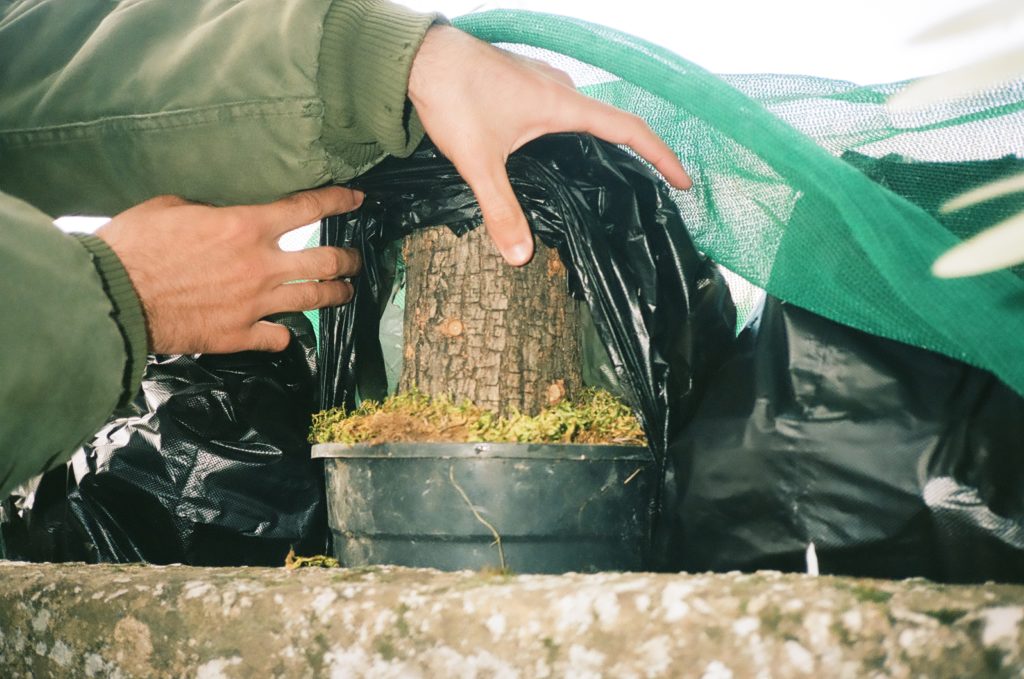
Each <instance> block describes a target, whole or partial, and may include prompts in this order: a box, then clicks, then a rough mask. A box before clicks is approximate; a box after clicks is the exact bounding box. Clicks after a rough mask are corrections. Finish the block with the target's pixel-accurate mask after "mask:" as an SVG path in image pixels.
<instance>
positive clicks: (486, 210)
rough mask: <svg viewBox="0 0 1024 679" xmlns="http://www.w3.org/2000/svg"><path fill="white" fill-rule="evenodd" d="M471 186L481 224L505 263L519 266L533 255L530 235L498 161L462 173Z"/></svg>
mask: <svg viewBox="0 0 1024 679" xmlns="http://www.w3.org/2000/svg"><path fill="white" fill-rule="evenodd" d="M460 173H461V174H462V176H463V178H464V179H465V180H466V183H467V184H469V187H470V188H471V189H473V194H474V195H475V196H476V200H477V202H478V203H479V204H480V212H482V213H483V217H484V227H485V228H486V229H487V233H488V235H490V237H491V240H492V241H494V245H495V247H497V248H498V252H499V253H501V256H502V257H503V258H504V259H505V261H506V262H508V263H509V264H511V265H513V266H522V265H524V264H526V263H527V262H529V261H530V260H531V259H532V258H533V234H532V233H531V232H530V227H529V225H528V224H527V223H526V216H525V215H523V210H522V208H521V207H519V201H518V200H516V194H515V192H514V191H513V190H512V185H511V184H510V183H509V181H508V174H507V173H506V172H505V166H504V165H503V164H502V163H496V164H494V165H491V166H489V167H482V168H481V169H480V171H479V172H462V171H461V170H460Z"/></svg>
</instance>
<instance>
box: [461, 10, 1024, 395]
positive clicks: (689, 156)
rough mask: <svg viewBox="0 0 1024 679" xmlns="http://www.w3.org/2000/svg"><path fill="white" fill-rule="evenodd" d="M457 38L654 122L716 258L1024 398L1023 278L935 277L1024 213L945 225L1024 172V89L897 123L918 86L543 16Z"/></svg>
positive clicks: (1017, 204)
mask: <svg viewBox="0 0 1024 679" xmlns="http://www.w3.org/2000/svg"><path fill="white" fill-rule="evenodd" d="M454 23H455V24H456V25H457V26H458V27H460V28H462V29H463V30H466V31H468V32H469V33H472V34H474V35H476V36H477V37H479V38H482V39H484V40H487V41H489V42H492V43H498V44H500V45H501V46H503V47H506V48H508V49H512V50H513V51H518V52H522V53H526V54H529V55H531V56H538V57H541V58H544V59H547V60H548V61H550V62H552V63H553V64H554V65H556V66H558V67H560V68H562V69H564V70H566V71H568V72H569V73H570V75H572V76H573V78H574V80H575V82H576V84H577V85H578V86H579V87H580V88H581V89H582V90H583V91H584V92H586V93H588V94H590V95H591V96H594V97H597V98H599V99H602V100H604V101H606V102H609V103H611V104H614V105H615V106H617V107H619V108H622V109H625V110H628V111H632V112H634V113H637V114H639V115H640V116H642V117H643V118H645V119H646V120H647V121H648V123H649V124H650V125H651V127H652V128H653V129H654V130H655V132H657V133H658V134H659V135H660V136H661V137H662V138H663V139H665V141H666V142H668V144H669V146H671V147H672V148H673V149H674V150H675V151H676V152H677V153H678V154H679V156H680V157H681V158H682V160H683V164H684V166H685V167H686V168H687V170H688V171H689V172H690V174H691V176H692V177H693V179H694V188H693V189H691V190H690V191H687V192H677V193H676V194H675V198H676V200H677V202H678V204H679V206H680V208H681V210H682V213H683V216H684V217H685V219H686V221H687V224H688V226H689V228H690V230H691V232H692V234H693V237H694V239H695V240H696V241H697V243H698V245H699V247H701V249H703V250H704V251H705V252H706V253H707V254H708V255H709V256H711V257H712V258H713V259H714V260H715V261H717V262H718V263H720V264H721V265H723V266H724V267H727V268H728V269H729V270H731V271H732V272H735V273H737V274H739V275H740V276H742V277H743V278H744V279H746V280H747V281H750V282H751V283H752V284H754V285H756V286H759V287H761V288H764V289H765V290H767V291H768V292H770V293H771V294H773V295H775V296H777V297H780V298H782V299H784V300H787V301H790V302H793V303H794V304H797V305H799V306H801V307H804V308H806V309H810V310H811V311H814V312H816V313H818V314H821V315H823V316H827V317H829V318H832V319H834V320H837V321H839V322H842V323H845V324H847V325H851V326H854V327H856V328H860V329H862V330H865V331H867V332H870V333H874V334H877V335H881V336H884V337H889V338H892V339H895V340H899V341H902V342H906V343H908V344H913V345H916V346H919V347H924V348H926V349H931V350H933V351H938V352H941V353H944V354H947V355H949V356H952V357H954V358H957V359H960V360H963V361H966V362H968V363H971V364H974V365H977V366H979V367H982V368H985V369H988V370H990V371H992V372H993V373H995V374H996V375H998V376H999V377H1000V378H1001V379H1002V380H1003V381H1004V382H1006V383H1007V384H1008V385H1010V386H1011V387H1013V388H1014V389H1016V390H1017V391H1018V392H1020V393H1022V394H1024V361H1022V360H1021V359H1020V357H1019V355H1018V354H1019V350H1018V347H1019V346H1020V342H1021V339H1020V338H1024V281H1022V280H1021V278H1020V276H1019V275H1017V273H1015V272H1013V271H1001V272H996V273H992V274H987V275H984V276H978V277H974V278H968V279H959V280H941V279H936V278H934V277H933V276H932V275H931V274H930V272H929V267H930V266H931V264H932V262H933V261H934V260H935V259H936V258H937V257H938V256H939V255H940V254H941V253H943V252H944V251H945V250H947V249H948V248H950V247H951V246H953V245H955V244H956V243H957V242H959V240H960V239H961V238H962V237H963V236H964V235H968V234H970V233H974V232H976V231H978V230H981V229H982V228H984V227H986V226H989V225H991V224H992V223H994V222H995V221H997V220H998V219H1002V218H1004V217H1005V216H1007V214H1009V213H1011V212H1012V211H1014V210H1017V209H1020V208H1022V207H1024V201H1021V200H1020V197H1019V196H1018V197H1014V198H1011V199H1007V200H1003V201H999V202H998V204H996V205H994V206H991V205H990V206H985V207H982V208H979V209H976V210H974V211H973V212H970V213H959V214H954V215H949V216H945V215H943V216H941V217H940V216H938V214H937V209H938V206H939V205H940V204H941V202H942V201H943V200H944V199H945V198H948V197H949V196H951V195H955V194H956V193H958V192H960V191H962V190H966V189H968V188H971V187H973V186H975V185H978V184H980V183H984V182H985V181H987V180H990V179H993V178H998V177H1000V176H1005V175H1006V174H1009V173H1013V172H1018V171H1021V170H1022V169H1024V163H1022V162H1021V161H1020V159H1019V158H1018V157H1017V156H1016V154H1017V153H1018V152H1020V151H1021V149H1024V82H1021V83H1015V84H1013V85H1011V86H1007V87H1005V88H1004V89H1002V90H1000V91H998V92H995V93H989V94H987V95H986V96H984V97H977V98H974V99H971V100H968V101H960V102H955V103H948V104H944V105H942V106H936V107H933V108H931V109H928V110H926V111H919V112H914V113H906V114H899V115H896V114H893V113H890V112H889V111H888V110H886V108H885V107H884V102H885V100H886V98H887V96H888V95H889V94H891V93H892V92H895V91H896V90H897V89H899V88H900V87H901V85H902V83H894V84H890V85H880V86H872V87H857V86H855V85H852V84H850V83H847V82H841V81H833V80H827V79H821V78H812V77H799V76H766V75H763V76H754V75H751V76H727V77H719V76H715V75H712V74H710V73H708V72H707V71H705V70H703V69H701V68H700V67H698V66H696V65H694V64H692V63H690V62H688V61H686V60H685V59H683V58H681V57H679V56H678V55H676V54H674V53H672V52H670V51H668V50H665V49H663V48H660V47H657V46H655V45H652V44H650V43H647V42H644V41H642V40H640V39H638V38H635V37H632V36H629V35H626V34H623V33H620V32H617V31H614V30H612V29H609V28H606V27H602V26H597V25H594V24H589V23H586V22H583V21H579V20H575V19H569V18H564V17H557V16H551V15H546V14H538V13H532V12H521V11H494V12H488V13H484V14H475V15H468V16H465V17H461V18H459V19H457V20H456V21H455V22H454ZM808 58H809V59H810V58H813V55H808ZM1003 157H1005V158H1004V159H1003V160H1001V161H1000V160H995V161H993V160H991V159H999V158H1003ZM970 161H989V162H970ZM746 303H747V301H746V300H745V299H744V297H743V295H740V299H739V300H738V304H739V306H740V308H741V310H742V309H743V307H744V305H745V304H746Z"/></svg>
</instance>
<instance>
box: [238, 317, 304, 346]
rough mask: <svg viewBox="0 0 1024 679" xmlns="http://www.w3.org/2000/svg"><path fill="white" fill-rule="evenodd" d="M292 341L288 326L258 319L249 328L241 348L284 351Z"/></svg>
mask: <svg viewBox="0 0 1024 679" xmlns="http://www.w3.org/2000/svg"><path fill="white" fill-rule="evenodd" d="M291 341H292V334H291V333H290V332H288V328H286V327H284V326H283V325H280V324H278V323H271V322H270V321H258V322H256V323H254V324H253V326H252V327H251V328H250V329H249V332H248V333H247V335H246V337H245V340H244V346H243V347H242V349H244V350H250V351H284V350H285V349H287V348H288V344H289V343H291Z"/></svg>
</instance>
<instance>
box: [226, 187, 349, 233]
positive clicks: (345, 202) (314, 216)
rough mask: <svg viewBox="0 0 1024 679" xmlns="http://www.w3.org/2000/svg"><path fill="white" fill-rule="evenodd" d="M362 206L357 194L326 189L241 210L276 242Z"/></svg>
mask: <svg viewBox="0 0 1024 679" xmlns="http://www.w3.org/2000/svg"><path fill="white" fill-rule="evenodd" d="M362 203H363V194H362V193H361V192H359V191H354V190H352V189H347V188H344V187H341V186H325V187H323V188H320V189H313V190H311V191H300V192H298V193H293V194H292V195H290V196H286V197H285V198H282V199H281V200H276V201H274V202H273V203H268V204H266V205H247V206H244V207H242V208H240V209H241V210H242V211H243V215H242V217H243V218H244V219H247V220H248V221H249V222H250V223H252V224H254V225H256V226H257V228H260V229H261V230H262V231H263V232H264V233H265V235H267V236H268V237H269V238H271V239H273V240H274V241H277V239H278V238H280V237H281V236H283V235H284V234H286V233H288V232H289V231H291V230H293V229H297V228H298V227H300V226H305V225H307V224H312V223H313V222H318V221H320V220H321V219H323V218H324V217H330V216H331V215H338V214H342V213H343V212H350V211H352V210H354V209H356V208H357V207H359V206H360V205H362Z"/></svg>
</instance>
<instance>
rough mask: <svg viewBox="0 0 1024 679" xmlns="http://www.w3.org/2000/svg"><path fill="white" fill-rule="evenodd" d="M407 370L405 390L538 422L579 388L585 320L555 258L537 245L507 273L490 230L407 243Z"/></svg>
mask: <svg viewBox="0 0 1024 679" xmlns="http://www.w3.org/2000/svg"><path fill="white" fill-rule="evenodd" d="M403 253H404V256H405V263H406V288H405V289H406V307H405V330H404V333H405V335H404V363H403V368H402V377H401V380H400V381H399V390H400V391H408V390H410V389H412V388H416V389H419V390H420V391H422V392H424V393H425V394H428V395H430V396H441V395H447V396H450V397H453V398H456V399H459V400H461V399H463V398H465V399H468V400H470V401H472V402H473V403H475V404H476V405H478V406H480V407H483V408H487V409H490V410H493V411H495V412H498V413H500V414H507V413H508V412H510V411H511V410H513V409H514V410H518V411H520V412H523V413H527V414H531V415H533V414H536V413H537V412H539V411H540V410H541V409H542V408H544V407H545V406H548V405H553V404H554V403H557V402H558V401H560V400H562V399H563V398H566V397H568V396H571V394H572V392H573V391H574V390H576V389H578V388H579V386H580V385H581V377H580V372H581V368H580V347H579V320H578V315H577V309H576V302H575V301H574V300H573V299H572V298H571V297H570V296H569V294H568V288H567V285H566V271H565V267H564V266H563V265H562V263H561V260H559V258H558V253H557V251H555V250H553V249H550V248H547V247H545V246H544V245H543V244H542V243H540V242H538V243H537V248H536V254H535V255H534V258H533V260H532V261H531V262H530V263H529V264H527V265H526V266H524V267H520V268H517V267H511V266H508V265H507V264H505V262H504V260H502V259H501V256H500V255H499V254H498V252H497V250H496V249H495V248H494V245H493V244H492V243H491V240H490V238H489V237H488V236H487V234H486V232H485V230H484V229H483V228H478V229H476V230H474V231H473V232H471V233H469V234H466V235H465V236H462V237H461V238H460V237H457V236H455V235H454V234H452V233H451V231H450V230H449V229H448V228H447V227H439V228H432V229H423V230H419V231H417V232H415V233H414V234H413V235H412V236H410V237H408V238H407V239H406V242H405V245H404V248H403Z"/></svg>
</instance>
